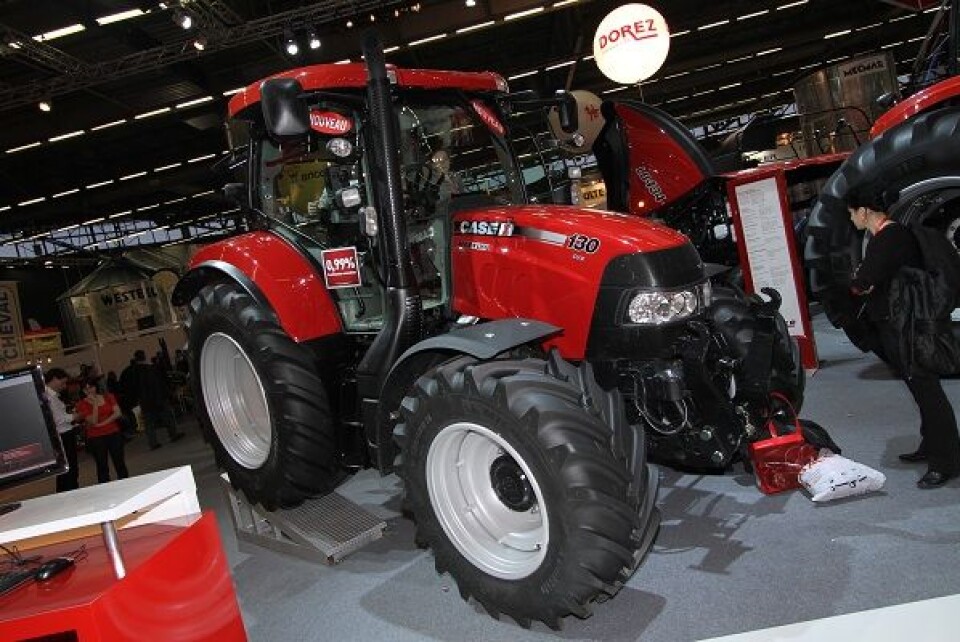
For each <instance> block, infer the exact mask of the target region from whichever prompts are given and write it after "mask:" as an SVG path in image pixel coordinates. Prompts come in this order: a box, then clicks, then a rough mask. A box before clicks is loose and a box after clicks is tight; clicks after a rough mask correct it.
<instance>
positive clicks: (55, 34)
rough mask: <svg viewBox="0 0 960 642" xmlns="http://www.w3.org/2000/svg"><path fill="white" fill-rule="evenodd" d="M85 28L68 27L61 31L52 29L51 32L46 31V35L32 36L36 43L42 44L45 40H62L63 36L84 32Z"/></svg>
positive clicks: (79, 26)
mask: <svg viewBox="0 0 960 642" xmlns="http://www.w3.org/2000/svg"><path fill="white" fill-rule="evenodd" d="M85 29H86V27H84V26H83V25H81V24H76V25H70V26H69V27H63V28H62V29H54V30H53V31H48V32H47V33H42V34H40V35H39V36H34V37H33V39H34V40H36V41H37V42H44V41H47V40H56V39H57V38H63V37H64V36H69V35H70V34H73V33H80V32H81V31H84V30H85Z"/></svg>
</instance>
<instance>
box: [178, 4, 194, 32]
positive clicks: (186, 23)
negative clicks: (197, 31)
mask: <svg viewBox="0 0 960 642" xmlns="http://www.w3.org/2000/svg"><path fill="white" fill-rule="evenodd" d="M173 22H174V24H176V25H177V26H178V27H180V28H181V29H190V28H191V27H193V14H192V13H190V12H189V11H185V10H183V9H177V10H176V11H174V12H173Z"/></svg>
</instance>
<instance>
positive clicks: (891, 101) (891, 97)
mask: <svg viewBox="0 0 960 642" xmlns="http://www.w3.org/2000/svg"><path fill="white" fill-rule="evenodd" d="M874 103H876V105H877V107H879V108H881V109H890V108H891V107H893V106H894V105H895V104H896V103H897V95H896V94H895V93H893V92H892V91H888V92H887V93H885V94H880V95H879V96H878V97H877V99H876V100H875V101H874Z"/></svg>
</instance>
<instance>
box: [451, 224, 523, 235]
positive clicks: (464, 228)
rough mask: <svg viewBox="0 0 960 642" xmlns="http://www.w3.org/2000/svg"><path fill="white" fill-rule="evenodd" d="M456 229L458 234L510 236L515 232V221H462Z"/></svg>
mask: <svg viewBox="0 0 960 642" xmlns="http://www.w3.org/2000/svg"><path fill="white" fill-rule="evenodd" d="M456 230H457V233H458V234H475V235H477V236H510V235H512V234H513V223H511V222H510V221H460V223H459V224H458V225H457V228H456Z"/></svg>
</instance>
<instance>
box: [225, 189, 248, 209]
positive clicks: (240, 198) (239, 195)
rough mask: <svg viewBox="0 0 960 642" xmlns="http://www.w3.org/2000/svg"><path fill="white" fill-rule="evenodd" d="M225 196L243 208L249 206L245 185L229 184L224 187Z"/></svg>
mask: <svg viewBox="0 0 960 642" xmlns="http://www.w3.org/2000/svg"><path fill="white" fill-rule="evenodd" d="M223 195H224V197H226V199H227V200H228V201H230V202H231V203H234V204H236V205H238V206H240V207H241V208H245V207H246V206H247V186H246V185H245V184H244V183H227V184H226V185H224V186H223Z"/></svg>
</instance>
